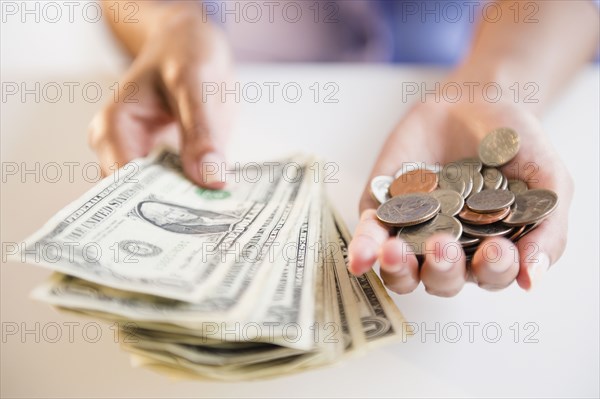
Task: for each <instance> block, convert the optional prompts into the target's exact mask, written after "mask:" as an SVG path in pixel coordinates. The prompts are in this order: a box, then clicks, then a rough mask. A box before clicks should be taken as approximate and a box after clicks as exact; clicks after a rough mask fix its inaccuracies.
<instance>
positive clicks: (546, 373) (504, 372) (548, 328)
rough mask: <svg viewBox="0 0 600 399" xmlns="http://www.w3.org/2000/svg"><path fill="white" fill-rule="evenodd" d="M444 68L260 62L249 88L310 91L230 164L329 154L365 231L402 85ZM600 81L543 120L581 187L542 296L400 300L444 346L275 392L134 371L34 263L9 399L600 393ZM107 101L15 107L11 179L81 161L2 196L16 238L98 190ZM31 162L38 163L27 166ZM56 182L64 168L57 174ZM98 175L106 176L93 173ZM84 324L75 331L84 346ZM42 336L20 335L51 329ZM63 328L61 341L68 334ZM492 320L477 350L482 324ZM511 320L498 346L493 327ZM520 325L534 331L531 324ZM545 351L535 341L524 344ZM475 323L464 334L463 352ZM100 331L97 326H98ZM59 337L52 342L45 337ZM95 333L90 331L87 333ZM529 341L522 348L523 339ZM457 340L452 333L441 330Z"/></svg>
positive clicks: (6, 367)
mask: <svg viewBox="0 0 600 399" xmlns="http://www.w3.org/2000/svg"><path fill="white" fill-rule="evenodd" d="M442 76H443V71H441V70H433V69H425V68H416V67H412V68H409V67H386V66H373V67H361V66H343V65H342V66H340V65H338V66H246V67H241V68H239V79H240V80H241V81H243V82H247V81H253V82H258V83H259V84H262V82H266V81H276V82H281V83H282V84H285V83H286V82H297V83H298V84H300V86H301V87H302V88H303V91H304V95H303V97H302V98H301V100H300V101H299V102H298V103H296V104H290V103H287V102H285V101H284V100H283V99H282V98H281V97H279V99H276V100H275V102H274V103H272V104H270V103H268V102H267V101H261V102H259V103H257V104H250V103H248V102H243V101H242V103H241V104H240V107H239V113H238V116H237V118H236V129H235V134H234V135H233V137H232V140H231V145H230V147H229V159H230V160H239V161H254V160H269V159H273V158H277V157H281V156H282V155H286V154H289V153H290V152H295V151H298V150H301V151H304V152H311V153H316V154H319V155H321V156H322V157H323V158H324V159H326V160H327V161H330V162H335V163H337V164H338V165H339V173H338V177H339V182H338V183H335V184H328V185H327V189H328V192H329V194H330V196H331V198H332V201H333V203H334V204H335V206H336V207H337V208H338V209H339V210H340V212H341V213H342V215H343V217H344V218H345V219H346V221H347V222H348V224H349V225H350V227H351V228H353V227H354V226H355V225H356V221H357V202H358V198H359V195H360V192H361V190H362V188H363V186H364V184H365V182H366V178H367V175H368V173H369V170H370V167H371V165H372V163H373V161H374V159H375V157H376V155H377V153H378V151H379V147H380V145H381V144H382V142H383V140H384V138H385V136H386V134H387V133H388V132H389V130H390V129H391V128H392V126H393V125H394V124H395V122H397V120H398V119H399V118H400V117H401V116H402V114H403V113H404V112H406V110H407V109H408V107H409V106H410V104H408V103H404V102H403V101H402V96H401V90H400V87H401V83H402V82H403V81H415V82H419V83H420V82H421V81H427V82H429V83H432V82H434V81H437V80H439V79H441V77H442ZM117 78H118V77H117V76H116V75H112V74H109V75H102V74H88V75H85V74H81V73H79V74H73V73H64V74H60V73H57V72H44V71H41V70H38V71H33V72H27V73H26V72H23V71H19V70H16V69H13V70H11V71H6V70H5V71H3V74H2V80H3V82H17V83H19V84H20V83H21V82H26V83H27V84H29V85H33V84H34V82H36V81H37V82H41V85H42V86H43V85H44V84H46V83H48V82H57V83H58V84H59V85H61V86H62V85H64V82H81V83H82V85H83V84H85V82H97V83H98V84H100V85H101V87H103V89H104V91H105V94H106V99H108V100H110V90H109V87H110V85H111V84H112V83H114V82H115V81H116V80H117ZM314 82H319V83H320V84H321V86H322V85H323V84H324V83H326V82H334V83H335V84H337V85H338V87H339V89H340V91H339V93H338V94H337V96H336V97H337V98H338V99H339V102H338V103H337V104H325V103H323V102H320V103H314V101H313V99H312V97H311V92H310V91H309V90H310V89H309V86H311V84H313V83H314ZM599 84H600V79H599V71H598V69H597V68H591V67H590V68H589V69H587V70H585V71H584V72H582V73H581V74H580V75H579V76H578V77H577V78H576V79H575V80H574V81H573V82H572V84H571V85H570V87H568V88H567V90H566V91H565V92H564V94H563V96H562V97H561V98H560V99H559V101H557V103H556V104H554V105H553V107H552V108H551V109H550V110H549V112H548V113H547V114H546V116H545V117H544V126H545V127H546V129H547V132H548V135H549V136H550V137H551V139H552V141H553V142H554V144H555V145H556V146H557V147H558V149H559V152H560V154H561V155H562V156H563V157H564V160H565V162H566V163H567V165H568V167H569V168H570V170H571V172H572V174H573V176H574V178H575V182H576V194H575V198H574V201H573V207H572V211H571V219H570V220H571V225H570V229H569V243H568V247H567V250H566V252H565V254H564V256H563V257H562V259H561V260H560V261H559V262H558V264H556V265H555V267H554V268H553V269H552V271H551V273H549V274H548V275H547V278H546V279H545V281H544V284H543V285H542V286H540V287H539V289H537V290H535V291H534V292H531V293H525V292H523V291H521V290H520V289H518V287H517V286H516V285H513V286H511V287H509V288H508V289H506V290H504V291H502V292H496V293H490V292H487V291H483V290H481V289H478V288H477V287H475V286H472V285H469V286H467V287H465V289H464V290H463V291H462V292H461V293H460V294H459V295H458V296H457V297H455V298H451V299H442V298H437V297H433V296H430V295H427V294H426V293H425V292H424V290H423V288H422V286H421V287H419V289H417V291H416V292H414V293H413V294H410V295H407V296H398V295H395V294H393V295H392V296H393V298H394V300H395V302H396V303H397V305H398V306H399V308H400V309H401V310H402V311H403V313H404V314H405V316H406V318H407V319H408V320H409V321H411V322H415V323H417V324H418V325H419V326H420V328H421V330H422V329H423V327H425V328H427V329H430V330H434V329H435V327H436V323H439V329H440V334H439V335H438V336H437V337H436V335H435V334H434V333H429V334H423V333H422V331H421V332H419V333H417V335H416V336H415V337H413V338H412V339H410V340H409V341H408V342H406V343H398V344H395V345H391V346H387V347H384V348H381V349H378V350H375V351H373V352H370V353H368V354H367V355H366V356H364V357H361V358H355V359H351V360H348V361H345V362H343V363H340V364H338V365H336V366H333V367H328V368H325V369H319V370H315V371H308V372H304V373H302V374H298V375H292V376H288V377H283V378H279V379H275V380H269V381H257V382H245V383H201V382H173V381H171V380H169V379H167V378H165V377H163V376H160V375H157V374H154V373H152V372H149V371H147V370H145V369H139V368H137V369H136V368H132V367H131V366H130V364H129V360H128V355H127V354H126V353H124V352H122V351H121V350H120V349H119V345H118V344H117V343H115V341H114V337H113V331H112V330H111V329H110V326H109V325H106V324H102V325H101V330H100V331H101V334H102V335H101V337H100V339H99V340H98V342H88V341H91V338H93V333H94V330H93V328H92V329H89V330H88V333H89V337H88V339H87V340H86V338H85V337H84V335H83V331H82V329H83V327H85V326H87V325H88V324H89V323H90V320H88V319H82V318H77V317H72V316H68V315H65V314H58V313H57V312H55V311H53V310H52V309H50V308H49V307H48V306H46V305H45V304H41V303H37V302H34V301H32V300H31V299H29V298H28V294H29V292H30V291H31V289H32V288H33V287H34V286H36V285H37V284H39V283H40V282H42V281H43V280H45V279H46V277H47V276H48V275H49V272H48V271H47V270H43V269H40V268H36V267H34V266H25V265H19V264H11V263H8V264H3V265H2V267H1V322H2V328H3V330H2V331H3V337H2V342H1V381H0V382H1V384H0V385H1V393H2V397H13V396H14V397H34V396H35V397H90V396H93V397H147V396H151V397H245V396H249V397H281V396H292V397H306V396H318V397H365V396H375V397H396V396H400V397H414V396H420V397H421V396H444V397H446V396H482V397H489V396H495V397H498V396H544V397H548V396H552V397H554V396H596V397H597V396H598V395H599V386H598V374H599V347H598V341H599V335H598V333H599V331H598V325H599V296H598V292H599V272H598V270H599V258H598V241H599V233H598V217H599V214H598V180H599V175H598V144H599V142H598V133H599V120H598V109H599V108H600V104H599V100H598V97H599V89H598V87H599ZM100 104H101V103H91V102H87V101H85V100H84V99H83V97H82V95H81V92H80V91H79V92H77V91H76V95H75V99H74V101H73V102H72V103H71V102H69V101H68V98H66V96H63V99H62V100H61V101H59V102H57V103H50V102H48V101H45V100H44V98H42V99H41V101H40V102H39V103H36V102H35V101H34V99H33V98H32V97H30V98H26V101H24V102H22V101H21V100H20V99H19V98H18V97H10V98H8V99H6V101H5V100H3V101H2V104H1V106H2V110H1V111H2V112H1V118H0V121H1V139H2V143H1V144H2V150H1V155H2V163H3V168H7V167H9V166H8V165H9V164H10V165H13V164H12V163H13V162H16V163H17V164H18V166H19V168H23V166H26V167H28V168H33V167H34V165H35V163H36V162H39V163H40V168H41V169H40V170H42V169H43V167H44V165H47V164H48V163H49V162H57V163H58V164H60V165H63V163H64V162H78V163H79V164H78V166H76V169H75V172H76V173H75V175H74V181H73V182H70V181H69V179H68V176H67V175H66V171H67V170H68V169H67V168H66V167H64V166H63V167H62V171H63V173H65V174H64V175H63V177H62V178H61V179H59V181H58V182H55V183H52V182H50V181H48V180H46V181H44V179H43V177H44V176H41V177H42V179H41V181H40V182H39V183H37V182H35V181H34V177H35V176H34V175H26V176H23V177H22V176H6V179H4V180H5V181H4V180H3V183H2V193H1V200H2V202H1V216H0V219H1V222H2V226H1V233H2V242H3V243H8V242H19V241H20V240H22V239H24V238H25V236H26V235H27V234H29V233H31V232H33V231H34V230H35V229H37V228H38V227H39V226H41V225H42V223H44V222H45V221H46V220H47V219H48V218H49V217H50V216H52V215H53V214H54V213H55V212H56V211H58V210H59V209H61V208H62V207H63V206H65V205H66V204H67V203H69V202H70V201H71V200H73V199H75V198H76V197H77V196H78V195H80V194H82V193H83V192H84V191H85V190H86V189H87V188H89V187H90V186H91V183H88V182H86V181H85V179H84V178H83V177H82V174H81V168H82V166H83V165H84V164H86V163H87V162H93V161H95V158H94V155H93V154H92V152H91V151H90V150H89V149H88V147H87V139H86V127H87V124H88V123H89V121H90V119H91V117H92V115H93V114H94V112H95V111H96V110H97V109H98V108H99V107H100ZM21 163H23V164H21ZM47 171H49V169H48V170H47ZM88 171H89V172H90V175H91V174H92V171H93V169H89V170H88ZM69 322H76V323H78V324H77V325H76V326H75V327H74V334H73V339H72V341H73V342H69V334H68V333H69V327H68V326H69V324H65V323H69ZM36 323H39V330H40V333H41V334H40V335H41V336H40V337H39V342H36V336H35V334H33V333H32V334H26V335H25V336H21V335H20V334H17V335H8V334H7V331H8V329H10V328H12V327H14V326H18V328H19V331H20V332H21V330H24V329H30V330H31V329H34V330H35V328H36ZM48 323H58V326H59V327H60V329H61V332H62V336H61V338H60V339H58V342H56V343H51V342H49V341H48V340H47V339H44V334H43V333H44V331H45V332H46V333H47V335H48V336H49V337H53V335H54V330H51V329H52V328H53V327H52V325H50V324H48ZM465 323H480V324H479V325H478V326H476V327H475V329H474V335H473V342H469V337H468V333H469V329H468V327H467V325H468V324H465ZM486 323H497V324H494V325H495V326H497V327H499V328H500V331H501V334H502V336H501V338H500V339H499V341H498V342H496V343H490V342H487V341H486V338H487V339H488V340H491V339H493V338H494V334H493V333H494V330H493V329H490V330H488V333H489V334H488V335H486V336H484V334H483V332H482V327H483V326H484V325H485V324H486ZM515 323H519V324H518V327H517V325H515ZM525 323H532V324H530V326H533V327H535V328H536V329H537V332H535V334H534V335H533V336H532V337H530V338H533V339H534V340H537V341H538V342H537V343H536V342H531V343H526V342H525V341H526V337H525V335H526V334H527V333H528V332H533V329H532V328H533V327H530V328H529V329H526V328H525ZM456 325H458V326H460V331H461V333H462V338H461V339H460V340H459V342H457V343H452V342H450V341H451V340H452V338H454V334H455V333H456V329H455V328H454V327H456ZM92 327H93V326H92ZM44 328H45V330H44ZM88 328H90V327H88ZM515 328H516V329H518V330H519V332H520V334H519V336H518V337H517V338H516V341H517V342H515V335H514V330H515ZM443 332H445V333H446V335H443V334H442V333H443Z"/></svg>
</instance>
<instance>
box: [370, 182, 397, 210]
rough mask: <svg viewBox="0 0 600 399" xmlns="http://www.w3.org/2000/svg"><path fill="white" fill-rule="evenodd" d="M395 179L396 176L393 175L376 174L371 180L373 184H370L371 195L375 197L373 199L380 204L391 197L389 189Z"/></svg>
mask: <svg viewBox="0 0 600 399" xmlns="http://www.w3.org/2000/svg"><path fill="white" fill-rule="evenodd" d="M393 181H394V178H393V177H391V176H375V177H374V178H373V179H372V180H371V184H370V186H369V187H370V189H371V197H373V199H374V200H375V201H377V202H378V203H379V204H380V205H381V204H383V203H384V202H385V201H387V200H389V199H390V196H389V194H388V189H389V188H390V184H392V182H393Z"/></svg>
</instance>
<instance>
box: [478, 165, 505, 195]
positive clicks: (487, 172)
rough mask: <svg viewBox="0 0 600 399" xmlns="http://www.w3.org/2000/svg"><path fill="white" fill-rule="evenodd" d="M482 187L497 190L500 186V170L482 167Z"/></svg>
mask: <svg viewBox="0 0 600 399" xmlns="http://www.w3.org/2000/svg"><path fill="white" fill-rule="evenodd" d="M481 174H482V175H483V189H484V190H497V189H499V188H500V187H501V186H502V179H503V177H502V172H500V170H499V169H496V168H483V170H482V171H481Z"/></svg>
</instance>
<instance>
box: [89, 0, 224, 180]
mask: <svg viewBox="0 0 600 399" xmlns="http://www.w3.org/2000/svg"><path fill="white" fill-rule="evenodd" d="M192 3H193V2H192ZM162 7H163V8H164V9H165V10H167V11H166V12H165V11H163V10H162V9H161V10H160V11H161V12H162V15H161V17H160V18H158V21H159V23H156V24H150V23H147V25H154V26H152V29H151V31H150V29H148V30H149V31H150V32H149V33H148V34H147V35H145V37H144V39H143V40H140V45H139V51H138V52H137V56H136V57H135V60H134V62H133V64H132V65H131V67H130V68H129V70H128V71H127V73H126V74H125V76H124V77H123V80H122V82H121V84H120V86H119V87H120V92H119V97H118V98H119V101H117V102H115V103H111V104H109V105H108V106H106V107H105V108H104V109H103V110H102V111H100V112H99V113H98V115H96V117H95V118H94V120H93V121H92V124H91V127H90V143H91V145H92V147H93V148H94V150H95V151H96V152H97V154H98V157H99V159H100V164H101V167H102V170H103V172H104V173H105V174H110V173H112V172H114V171H115V170H116V169H117V168H118V167H121V166H123V165H124V164H125V163H127V162H128V161H130V160H132V159H134V158H137V157H142V156H145V155H147V154H148V153H149V152H150V151H151V150H152V148H153V147H154V146H155V145H156V144H157V143H158V142H167V143H170V144H171V145H174V146H179V148H180V154H181V159H182V162H183V168H184V171H185V173H186V174H187V176H188V177H189V178H191V179H192V180H193V181H194V182H195V183H196V184H199V185H201V186H204V187H209V188H221V187H222V186H223V185H224V183H223V182H221V181H220V179H219V176H218V175H217V174H215V173H214V168H215V166H216V167H217V168H218V167H220V166H221V165H222V163H223V162H224V161H225V160H224V155H223V154H224V142H225V139H226V136H227V134H228V129H229V126H228V121H229V120H230V119H231V110H230V109H226V104H225V103H224V102H222V101H221V97H220V96H219V95H207V94H206V92H205V90H204V88H205V87H207V86H206V85H207V84H210V85H211V87H212V88H213V89H214V87H215V85H218V87H221V83H223V82H227V81H228V80H229V79H230V76H231V69H232V68H231V56H230V52H229V48H228V46H227V43H226V40H225V38H224V37H223V35H222V33H221V32H220V31H219V30H218V29H216V28H215V27H214V26H213V25H212V24H211V23H210V22H207V21H206V18H203V16H202V14H201V12H200V7H196V5H195V4H191V3H188V4H185V3H179V4H177V6H176V7H172V8H170V9H167V7H168V6H164V5H162ZM208 164H211V166H210V169H207V168H208V166H207V165H208ZM208 170H210V171H211V173H204V174H203V171H208Z"/></svg>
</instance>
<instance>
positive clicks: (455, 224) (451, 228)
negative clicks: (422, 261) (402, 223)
mask: <svg viewBox="0 0 600 399" xmlns="http://www.w3.org/2000/svg"><path fill="white" fill-rule="evenodd" d="M442 232H443V233H448V234H450V235H451V236H452V238H453V239H455V240H458V238H459V237H460V236H461V234H462V225H461V224H460V222H459V221H458V220H456V219H455V218H453V217H452V216H448V215H443V214H439V215H437V216H436V217H435V218H433V219H431V220H430V221H428V222H426V223H422V224H418V225H416V226H410V227H403V228H402V229H400V231H398V238H401V239H402V240H404V242H406V243H407V244H408V245H409V247H410V248H411V249H412V250H413V251H414V253H415V254H417V255H424V254H425V252H426V249H427V248H425V241H426V240H427V239H428V238H429V237H431V236H432V235H434V234H436V233H442Z"/></svg>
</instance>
